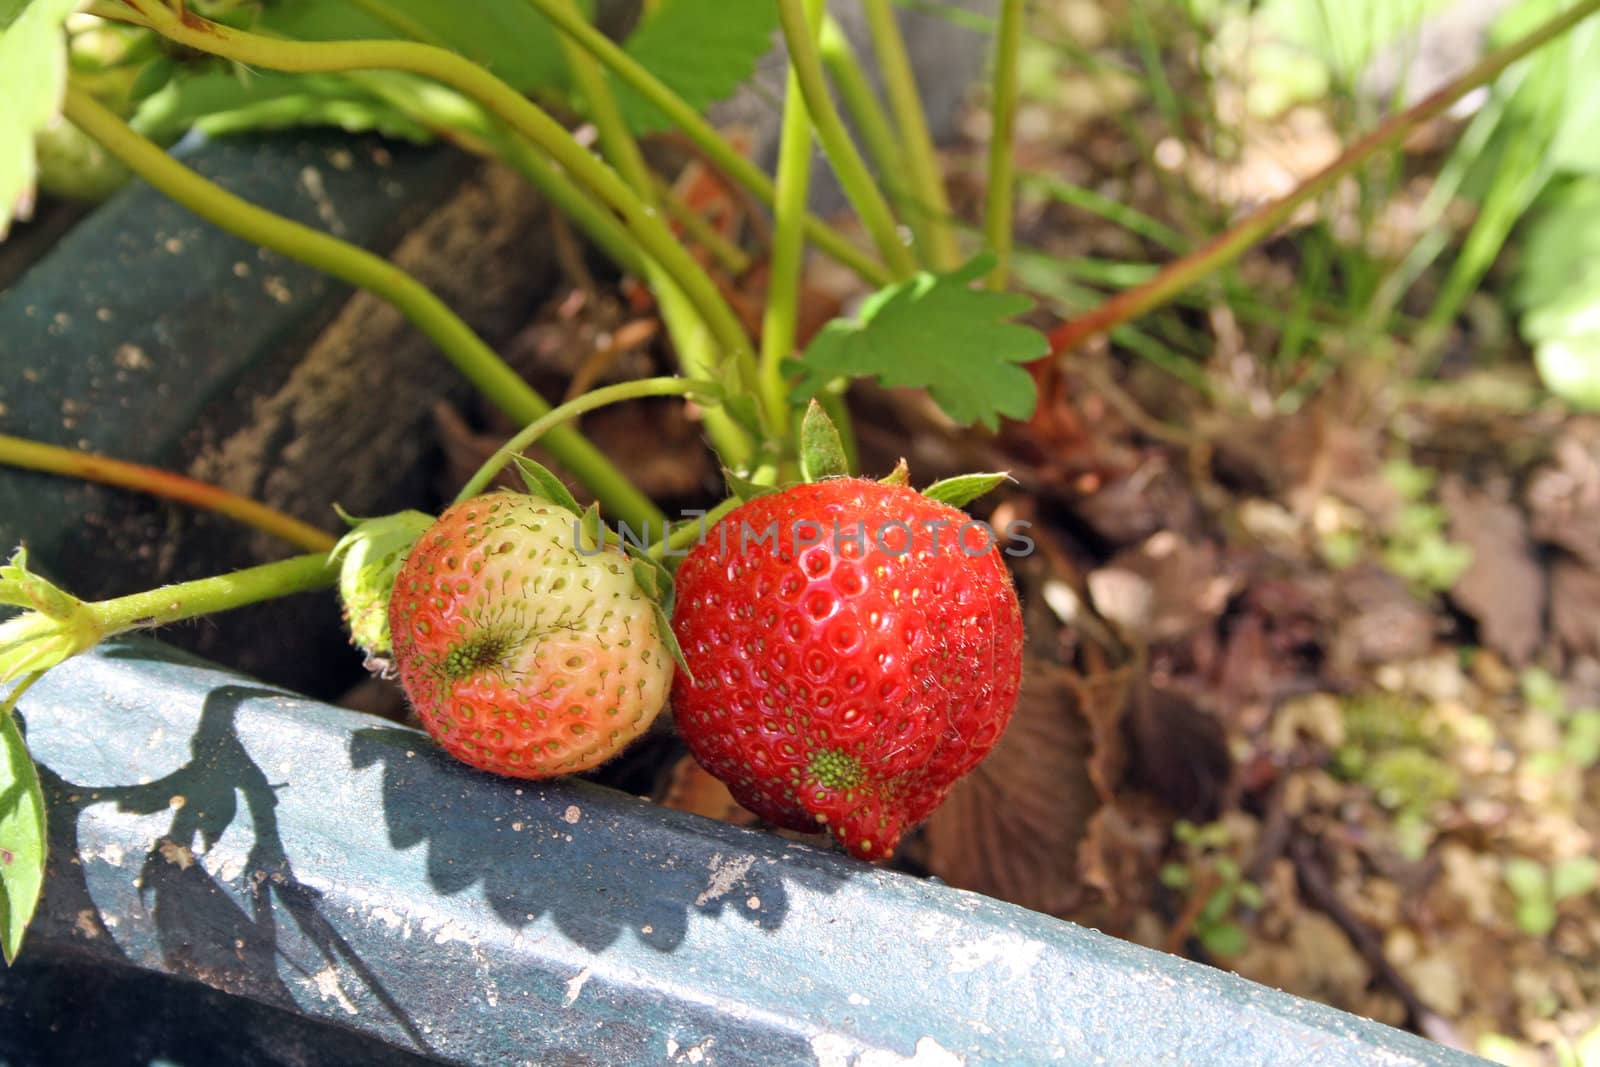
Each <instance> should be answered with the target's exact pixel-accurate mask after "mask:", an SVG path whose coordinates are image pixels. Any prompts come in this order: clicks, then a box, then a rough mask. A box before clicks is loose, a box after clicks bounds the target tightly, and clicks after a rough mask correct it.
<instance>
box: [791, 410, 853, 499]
mask: <svg viewBox="0 0 1600 1067" xmlns="http://www.w3.org/2000/svg"><path fill="white" fill-rule="evenodd" d="M849 473H850V461H849V460H848V459H847V458H845V454H844V441H843V440H841V439H840V437H839V428H838V427H837V426H835V425H834V424H833V420H832V419H830V418H828V413H827V412H826V411H823V410H822V405H821V404H819V403H817V402H816V401H815V400H812V401H811V406H810V407H808V408H806V414H805V418H803V419H801V420H800V475H801V477H803V478H805V480H806V481H808V482H815V481H820V480H821V479H823V478H842V477H844V476H845V475H847V474H849Z"/></svg>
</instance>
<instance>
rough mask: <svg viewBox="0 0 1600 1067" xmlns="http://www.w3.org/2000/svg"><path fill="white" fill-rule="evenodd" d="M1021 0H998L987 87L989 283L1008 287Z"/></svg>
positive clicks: (985, 209) (985, 224)
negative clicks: (991, 263) (991, 266)
mask: <svg viewBox="0 0 1600 1067" xmlns="http://www.w3.org/2000/svg"><path fill="white" fill-rule="evenodd" d="M1023 14H1024V7H1023V0H1000V28H999V30H998V31H997V32H996V34H995V39H994V82H993V84H992V85H991V86H990V89H989V116H990V117H989V178H988V191H987V195H986V197H985V200H984V206H983V232H984V236H985V237H986V238H987V239H988V245H989V251H991V252H993V253H994V269H993V270H991V271H990V272H989V277H988V282H989V288H991V289H1004V288H1005V287H1006V283H1007V280H1008V278H1009V275H1010V271H1011V243H1012V236H1011V230H1012V226H1013V222H1014V219H1013V216H1014V214H1015V211H1014V199H1015V196H1016V153H1015V151H1014V148H1015V146H1014V145H1013V143H1012V142H1013V140H1014V136H1013V135H1014V133H1015V131H1016V125H1017V54H1018V52H1019V51H1021V48H1022V20H1023Z"/></svg>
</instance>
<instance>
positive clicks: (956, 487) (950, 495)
mask: <svg viewBox="0 0 1600 1067" xmlns="http://www.w3.org/2000/svg"><path fill="white" fill-rule="evenodd" d="M1013 480H1014V479H1013V478H1012V477H1011V475H1009V474H1007V473H1005V472H1004V471H999V472H996V473H993V474H958V475H956V476H955V477H954V478H946V479H944V480H943V481H940V482H934V483H933V484H932V485H930V486H928V488H926V489H924V490H923V491H922V495H923V496H925V497H927V498H928V499H929V500H937V501H938V502H939V503H941V504H949V505H950V506H951V507H953V508H964V507H966V506H967V505H968V504H970V503H972V502H973V501H974V500H976V499H978V498H979V497H980V496H983V495H984V494H985V493H988V492H992V491H993V490H994V489H995V488H996V487H997V486H999V485H1000V484H1001V483H1002V482H1009V481H1013Z"/></svg>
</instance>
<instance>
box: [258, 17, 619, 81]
mask: <svg viewBox="0 0 1600 1067" xmlns="http://www.w3.org/2000/svg"><path fill="white" fill-rule="evenodd" d="M579 6H580V7H582V8H583V9H584V10H585V11H588V10H589V9H590V8H591V7H592V6H593V5H592V4H590V3H588V2H587V0H584V2H582V3H580V5H579ZM384 7H385V8H386V9H388V10H390V11H392V12H393V13H394V14H395V15H396V16H398V19H399V21H400V22H403V23H406V24H410V25H414V26H417V27H420V29H421V30H422V31H423V32H424V33H425V34H427V35H428V36H429V37H431V38H432V41H431V42H430V43H437V44H442V45H443V46H445V47H447V48H450V49H452V50H453V51H456V52H459V53H461V54H462V55H463V56H465V57H466V58H468V59H470V60H472V61H473V62H474V63H478V64H480V65H481V66H484V67H487V68H488V69H489V71H490V73H492V74H494V76H495V77H497V78H499V79H500V80H501V81H503V82H506V83H507V84H508V85H510V86H511V87H512V88H513V89H516V90H517V91H519V92H524V93H526V92H531V91H532V90H535V89H551V88H558V87H560V86H562V85H564V84H565V83H566V79H567V68H566V63H565V61H564V60H563V59H562V56H561V46H560V42H559V40H558V39H557V38H556V31H555V29H554V27H552V26H551V25H550V23H549V22H548V21H546V20H545V18H544V17H543V16H542V15H540V14H539V13H538V12H537V11H536V10H534V8H533V6H532V5H531V4H528V3H527V2H526V0H476V2H475V3H473V4H472V5H471V8H470V11H468V10H463V9H462V8H461V7H460V6H458V5H455V4H441V3H439V2H437V0H385V3H384ZM256 25H257V27H258V28H261V29H268V30H272V31H274V32H277V33H280V34H282V35H284V36H286V37H294V38H296V39H298V40H302V41H339V40H354V39H358V38H368V39H370V38H391V39H393V38H405V37H407V36H408V34H407V32H406V30H405V29H404V28H403V27H402V26H401V25H398V24H395V25H392V24H390V23H387V22H385V21H383V20H382V19H380V18H378V17H377V16H376V15H374V14H371V13H369V12H368V11H364V10H362V9H361V8H360V7H358V6H357V5H355V4H349V3H329V2H327V0H278V2H276V3H271V4H267V5H265V6H264V7H263V8H262V10H261V16H260V19H259V21H258V22H257V24H256Z"/></svg>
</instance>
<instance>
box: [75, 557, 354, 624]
mask: <svg viewBox="0 0 1600 1067" xmlns="http://www.w3.org/2000/svg"><path fill="white" fill-rule="evenodd" d="M338 580H339V568H338V567H336V566H334V565H333V563H331V562H330V561H329V559H328V554H327V553H326V552H322V553H317V554H316V555H310V556H295V557H293V558H291V559H286V560H280V561H279V562H277V563H265V564H262V565H261V566H259V567H250V568H247V569H245V570H242V571H234V572H233V573H231V574H220V575H217V576H216V577H213V578H199V579H197V580H195V581H192V582H181V583H179V584H177V585H167V586H162V587H161V588H160V589H151V590H149V591H148V592H144V593H134V594H133V595H132V596H124V597H117V598H116V599H115V600H100V601H96V602H94V603H92V604H90V605H89V609H90V610H91V611H92V612H94V616H95V621H96V622H97V623H98V624H99V625H100V628H101V632H102V633H103V635H104V636H105V637H111V636H113V635H114V634H120V633H126V632H128V631H129V630H148V629H150V628H151V627H155V626H163V625H165V624H167V623H169V622H179V621H181V620H183V619H195V618H199V617H200V616H202V615H215V614H216V613H217V612H219V611H229V610H231V609H233V608H242V607H244V606H245V605H247V604H257V603H260V602H261V601H263V600H275V599H277V598H278V597H284V596H289V595H291V594H293V593H306V592H311V591H312V590H316V589H326V588H328V587H329V586H332V585H333V584H334V583H335V582H337V581H338Z"/></svg>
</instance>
